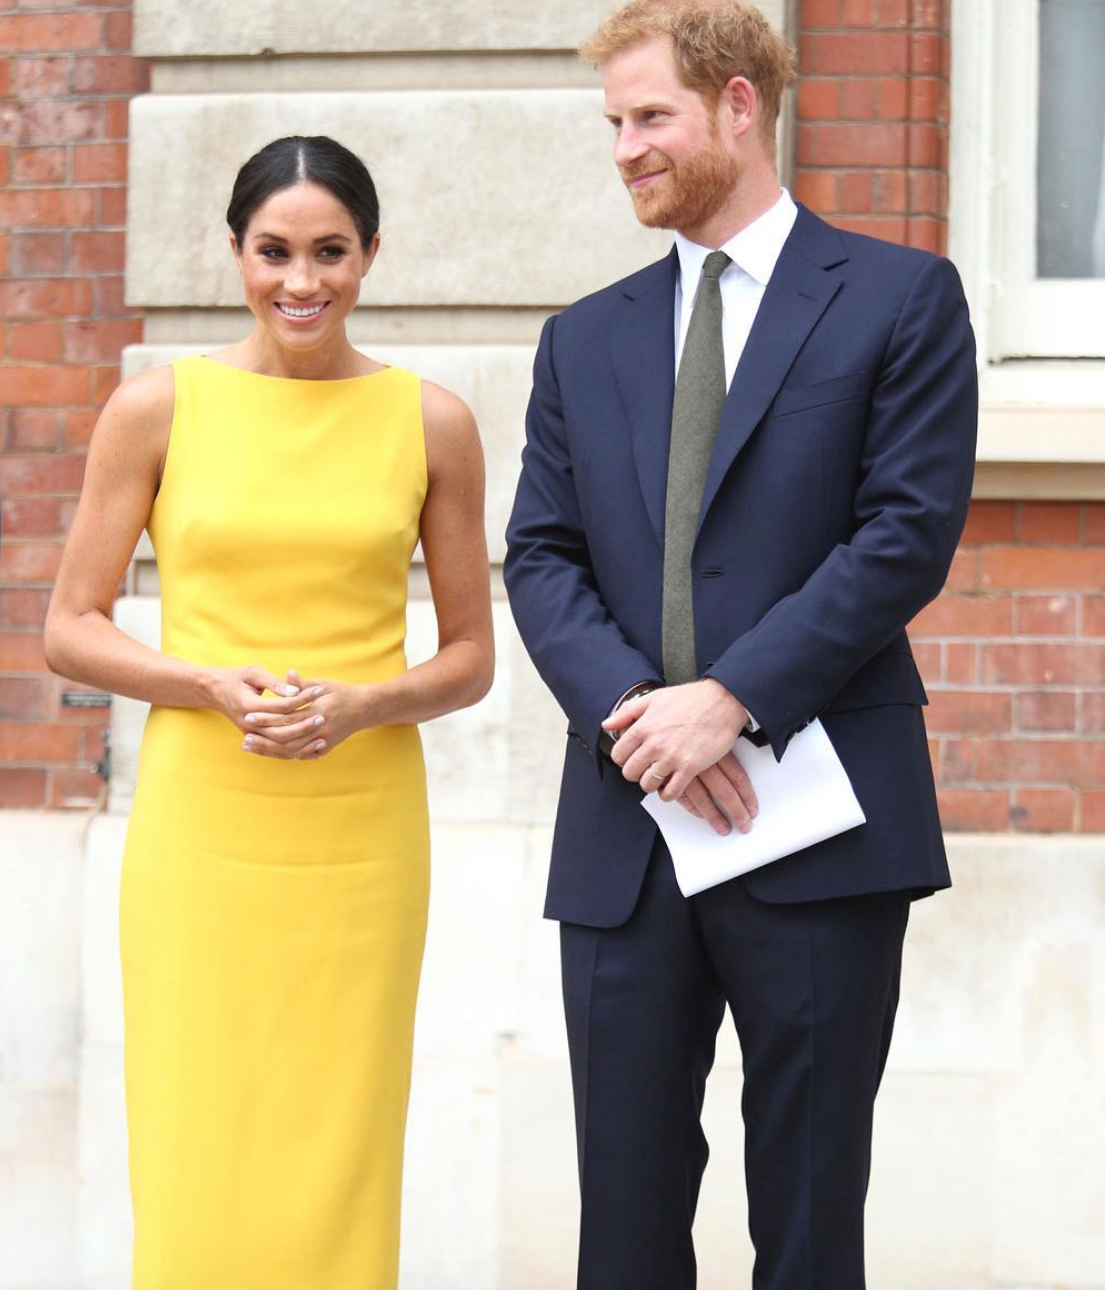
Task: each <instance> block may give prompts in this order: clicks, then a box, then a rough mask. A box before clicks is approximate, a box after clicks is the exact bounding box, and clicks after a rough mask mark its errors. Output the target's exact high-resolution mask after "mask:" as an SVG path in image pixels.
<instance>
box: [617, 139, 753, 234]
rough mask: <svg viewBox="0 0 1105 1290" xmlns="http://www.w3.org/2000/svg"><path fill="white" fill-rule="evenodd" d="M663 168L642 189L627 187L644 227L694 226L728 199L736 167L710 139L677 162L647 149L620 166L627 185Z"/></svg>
mask: <svg viewBox="0 0 1105 1290" xmlns="http://www.w3.org/2000/svg"><path fill="white" fill-rule="evenodd" d="M658 170H663V171H664V174H663V177H662V178H660V179H659V180H657V181H656V182H655V183H653V184H649V185H648V186H647V187H645V188H642V189H636V188H630V189H629V195H630V197H631V198H632V199H633V210H634V212H635V214H636V216H637V218H638V219H639V220H640V221H641V223H642V224H644V225H645V226H646V227H647V228H696V227H698V226H699V225H701V224H703V223H705V222H706V221H707V220H708V219H710V217H711V216H713V215H715V214H716V213H717V212H718V211H719V210H720V209H721V208H722V206H724V205H725V203H726V202H727V201H728V200H729V197H730V195H731V193H732V191H733V188H734V186H735V185H736V182H737V179H738V177H739V175H740V166H739V163H738V162H737V159H736V158H735V157H734V156H733V155H732V153H729V152H727V151H726V150H725V149H724V148H723V147H722V146H721V144H720V143H719V141H718V139H717V136H716V134H715V136H714V138H713V139H711V140H710V141H709V143H707V144H705V145H704V146H703V147H702V148H701V149H700V150H699V151H698V152H696V153H694V154H693V155H691V156H689V157H686V158H684V159H683V160H682V161H681V162H679V164H678V165H675V164H673V163H672V161H671V160H670V159H669V158H668V157H667V156H665V154H664V153H662V152H650V153H649V154H648V156H647V157H642V158H641V159H640V160H639V161H635V162H634V163H633V164H632V165H631V166H622V167H620V172H621V176H622V179H623V180H624V181H625V182H626V184H627V185H628V183H629V181H630V180H632V179H636V178H639V177H640V176H641V175H649V174H653V173H655V172H656V171H658Z"/></svg>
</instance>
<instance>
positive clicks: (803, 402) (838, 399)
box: [769, 372, 870, 421]
mask: <svg viewBox="0 0 1105 1290" xmlns="http://www.w3.org/2000/svg"><path fill="white" fill-rule="evenodd" d="M869 389H870V378H869V376H868V374H867V373H866V372H848V373H846V374H845V375H843V376H832V377H830V378H829V379H828V380H826V381H815V382H814V383H813V384H812V385H789V384H788V385H784V386H783V388H782V389H781V390H780V391H779V393H778V394H777V395H776V396H775V400H774V402H773V403H772V405H771V412H770V413H769V416H770V419H771V420H773V421H777V420H780V419H781V418H783V417H790V416H794V415H795V414H797V413H799V412H812V411H814V410H816V409H820V408H826V409H828V408H832V407H835V406H836V405H837V404H844V403H855V402H858V401H863V402H866V401H867V397H868V393H869Z"/></svg>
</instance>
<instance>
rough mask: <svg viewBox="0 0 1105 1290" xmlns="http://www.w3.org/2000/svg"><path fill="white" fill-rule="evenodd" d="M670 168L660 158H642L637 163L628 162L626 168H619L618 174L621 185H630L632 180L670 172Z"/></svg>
mask: <svg viewBox="0 0 1105 1290" xmlns="http://www.w3.org/2000/svg"><path fill="white" fill-rule="evenodd" d="M670 169H671V166H670V165H669V164H668V162H667V161H665V160H664V159H663V158H662V157H660V156H655V157H651V156H649V157H642V158H641V159H640V160H639V161H633V162H630V163H629V165H627V166H619V167H618V173H619V174H620V175H621V177H622V182H623V183H627V184H629V183H632V182H633V180H634V179H641V178H643V177H644V176H645V175H654V174H656V173H657V172H658V171H661V170H670Z"/></svg>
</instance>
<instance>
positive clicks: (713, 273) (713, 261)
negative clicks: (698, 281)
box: [702, 251, 732, 282]
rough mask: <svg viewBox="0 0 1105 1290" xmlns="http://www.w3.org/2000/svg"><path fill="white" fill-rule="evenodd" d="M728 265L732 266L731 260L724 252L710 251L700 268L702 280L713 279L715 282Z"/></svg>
mask: <svg viewBox="0 0 1105 1290" xmlns="http://www.w3.org/2000/svg"><path fill="white" fill-rule="evenodd" d="M730 264H732V260H730V258H729V257H728V256H727V255H726V254H725V252H724V251H711V252H710V254H709V255H708V256H707V257H706V262H705V263H704V264H703V266H702V276H703V277H704V278H713V280H714V281H715V282H716V281H717V280H718V278H720V277H721V275H722V274H723V273H724V272H725V270H726V269H727V268H728V267H729V265H730Z"/></svg>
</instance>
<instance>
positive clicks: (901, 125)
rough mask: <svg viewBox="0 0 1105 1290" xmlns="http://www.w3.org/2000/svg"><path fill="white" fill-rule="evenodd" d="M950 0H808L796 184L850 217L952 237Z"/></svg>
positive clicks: (801, 19)
mask: <svg viewBox="0 0 1105 1290" xmlns="http://www.w3.org/2000/svg"><path fill="white" fill-rule="evenodd" d="M950 8H951V4H950V0H801V3H800V5H799V16H798V24H799V32H798V58H799V68H800V72H801V80H800V82H799V85H798V98H797V108H798V152H797V158H796V160H797V169H796V174H795V184H794V187H795V195H796V196H797V197H798V198H799V200H800V201H803V202H805V203H806V205H807V206H809V207H810V208H811V209H812V210H816V211H818V212H819V213H820V214H822V215H825V216H826V217H828V218H830V219H832V220H833V222H834V223H836V224H839V225H840V226H841V227H844V228H850V229H855V230H857V231H859V232H861V233H870V234H872V235H873V236H875V237H885V238H888V239H890V240H891V241H894V242H904V243H906V244H907V245H909V246H923V247H925V248H927V249H928V250H930V251H943V250H944V249H945V247H946V245H947V212H948V173H947V172H948V115H949V83H948V77H949V69H950V64H951V40H950V25H949V24H950Z"/></svg>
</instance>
